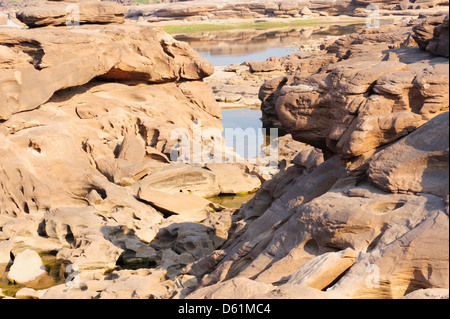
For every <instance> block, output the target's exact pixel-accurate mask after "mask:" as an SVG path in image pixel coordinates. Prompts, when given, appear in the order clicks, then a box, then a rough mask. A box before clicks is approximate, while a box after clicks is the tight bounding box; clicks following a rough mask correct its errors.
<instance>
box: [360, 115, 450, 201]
mask: <svg viewBox="0 0 450 319" xmlns="http://www.w3.org/2000/svg"><path fill="white" fill-rule="evenodd" d="M447 132H448V112H446V113H443V114H441V115H439V116H437V117H435V118H434V119H433V120H431V121H430V122H428V123H427V124H425V125H424V126H422V127H421V128H420V129H418V130H416V131H415V132H413V133H411V134H410V135H408V136H407V137H405V138H404V139H402V140H400V141H399V142H397V143H395V144H394V145H392V146H390V147H388V148H386V149H385V150H383V151H381V152H380V153H378V154H376V155H374V156H373V157H372V158H371V159H370V160H369V169H368V176H369V180H370V181H371V182H372V183H374V184H375V185H376V186H377V187H379V188H381V189H383V190H386V191H389V192H400V193H403V192H413V193H428V194H434V195H436V196H445V195H446V194H448V191H449V190H448V170H449V168H448V152H449V150H448V144H449V141H448V134H447Z"/></svg>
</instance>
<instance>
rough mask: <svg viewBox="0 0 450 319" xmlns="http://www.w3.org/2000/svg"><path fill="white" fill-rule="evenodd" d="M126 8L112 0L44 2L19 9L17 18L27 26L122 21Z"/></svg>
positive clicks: (123, 20)
mask: <svg viewBox="0 0 450 319" xmlns="http://www.w3.org/2000/svg"><path fill="white" fill-rule="evenodd" d="M125 13H127V9H126V8H125V7H124V6H122V5H120V4H118V3H114V2H105V1H77V2H75V3H73V1H68V2H63V1H57V2H56V3H55V2H45V3H40V4H39V5H38V6H28V7H25V8H23V9H21V10H19V11H18V12H17V13H16V15H17V18H18V19H19V20H20V21H22V22H23V23H25V24H26V25H27V26H29V27H43V26H68V27H70V26H75V25H80V24H86V23H95V24H108V23H124V22H125Z"/></svg>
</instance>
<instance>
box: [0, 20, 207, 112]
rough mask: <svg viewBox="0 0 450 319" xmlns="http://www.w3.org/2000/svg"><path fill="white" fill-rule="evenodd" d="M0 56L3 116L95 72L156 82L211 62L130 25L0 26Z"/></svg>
mask: <svg viewBox="0 0 450 319" xmlns="http://www.w3.org/2000/svg"><path fill="white" fill-rule="evenodd" d="M30 47H31V48H30ZM0 57H1V61H2V63H1V64H0V66H1V69H2V75H1V77H0V83H2V85H1V90H2V94H1V95H0V119H3V120H5V119H8V118H9V117H10V116H11V114H14V113H17V112H20V111H26V110H31V109H33V108H36V107H37V106H39V105H40V104H42V103H44V102H46V101H47V100H48V99H49V98H50V97H51V96H52V95H53V93H54V92H56V91H58V90H61V89H64V88H69V87H73V86H78V85H82V84H85V83H87V82H89V81H90V80H91V79H93V78H94V77H97V76H102V77H104V78H107V79H120V80H139V81H145V82H156V83H161V82H171V81H175V80H178V79H179V80H181V79H185V80H198V79H202V78H204V77H206V76H208V75H211V74H212V72H213V67H212V65H211V64H210V63H208V62H207V61H205V60H203V59H202V58H201V57H200V56H199V55H198V53H196V52H195V51H193V50H192V49H191V48H190V47H189V46H188V45H187V44H186V43H182V42H178V41H175V40H174V39H173V38H172V37H170V36H169V35H167V34H166V33H165V32H164V31H162V29H155V28H151V27H136V26H132V25H130V26H103V27H101V26H85V27H81V28H80V29H77V30H76V31H74V32H71V31H70V30H69V29H66V28H64V29H53V28H41V29H34V30H8V31H4V30H3V31H2V30H0ZM79 65H83V66H84V67H83V68H79V67H78V66H79ZM38 83H39V85H37V84H38Z"/></svg>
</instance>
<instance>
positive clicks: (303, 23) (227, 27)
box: [161, 17, 366, 34]
mask: <svg viewBox="0 0 450 319" xmlns="http://www.w3.org/2000/svg"><path fill="white" fill-rule="evenodd" d="M365 21H366V20H365V19H364V18H353V17H333V18H330V17H319V18H311V19H261V20H252V21H243V20H234V21H217V22H216V21H215V22H211V21H209V22H208V23H206V22H205V23H196V24H193V23H191V24H186V23H183V24H170V25H161V27H162V28H163V29H164V30H165V31H166V32H167V33H170V34H175V33H197V32H217V31H232V30H249V29H257V30H269V29H275V28H285V27H295V28H301V27H314V26H323V25H330V24H342V25H348V24H357V23H365Z"/></svg>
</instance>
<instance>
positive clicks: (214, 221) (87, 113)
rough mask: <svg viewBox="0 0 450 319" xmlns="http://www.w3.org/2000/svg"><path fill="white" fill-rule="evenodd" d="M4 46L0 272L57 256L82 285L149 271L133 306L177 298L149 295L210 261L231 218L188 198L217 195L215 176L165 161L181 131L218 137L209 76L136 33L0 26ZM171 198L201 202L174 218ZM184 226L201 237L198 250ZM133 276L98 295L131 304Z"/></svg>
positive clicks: (178, 48) (195, 58) (186, 54)
mask: <svg viewBox="0 0 450 319" xmlns="http://www.w3.org/2000/svg"><path fill="white" fill-rule="evenodd" d="M27 10H28V9H27ZM46 15H48V13H46ZM97 22H98V21H97ZM0 39H1V40H0V79H1V80H0V101H1V102H0V114H1V115H0V139H1V140H2V143H1V146H0V207H1V209H0V225H1V230H2V231H1V233H0V242H1V244H2V245H1V263H2V264H3V263H5V264H7V263H8V262H9V261H10V255H11V254H12V256H16V257H17V256H18V255H19V254H20V253H21V252H22V251H25V250H26V249H30V250H34V251H36V252H37V253H43V252H49V251H54V252H56V258H57V260H58V261H59V262H60V263H62V265H63V266H64V267H67V266H71V267H72V266H73V267H75V266H76V267H77V268H76V269H77V271H79V272H80V276H81V278H82V281H84V280H86V279H89V278H90V279H93V278H97V279H99V277H98V276H100V277H102V274H103V273H104V271H105V270H111V269H114V268H115V267H117V266H118V265H129V264H130V263H142V264H143V265H145V267H148V266H149V265H150V264H151V265H153V266H152V267H159V269H160V270H162V269H166V271H159V270H158V272H157V273H158V274H156V272H155V274H153V275H154V276H153V277H152V279H151V280H150V282H147V283H146V284H144V283H143V282H142V287H141V288H139V287H134V288H133V289H134V290H136V289H137V290H139V292H140V294H138V295H139V296H140V297H149V296H158V297H160V296H161V295H163V294H166V293H168V291H172V290H174V289H175V290H176V289H179V290H180V291H181V290H182V289H184V288H185V287H183V286H182V284H181V283H180V285H179V286H177V287H175V286H174V283H173V281H170V283H168V285H169V286H168V287H169V288H167V287H166V286H164V285H162V286H159V285H157V283H159V282H160V281H161V280H160V279H161V278H165V276H166V275H167V278H171V279H173V278H174V277H175V276H176V275H178V272H179V271H180V269H181V267H182V266H185V265H187V264H188V263H191V262H192V261H194V260H195V259H198V258H199V257H201V256H203V255H204V254H206V253H209V252H210V251H213V250H214V249H216V248H217V247H218V246H219V245H220V244H221V243H223V241H224V240H225V239H226V238H227V236H228V228H229V227H231V218H230V217H229V216H230V214H231V212H230V211H227V210H226V209H225V208H224V207H220V206H217V205H212V203H210V202H209V201H207V200H205V199H203V198H197V197H195V196H194V195H188V193H189V192H191V191H193V192H194V193H197V194H198V195H200V196H210V195H217V194H219V193H220V189H219V186H218V182H217V177H216V175H214V174H213V173H212V172H211V171H209V170H207V169H205V168H202V166H201V165H199V166H197V167H196V166H194V165H188V164H175V163H172V162H171V161H170V159H169V155H170V153H171V151H172V148H173V147H174V146H175V145H177V144H178V143H179V139H180V136H179V135H176V134H173V132H174V131H176V130H177V129H178V130H182V131H183V134H185V135H186V136H192V134H193V132H192V130H193V121H194V120H197V123H199V127H200V129H202V130H206V129H212V128H214V129H216V130H219V131H220V130H221V129H222V126H221V123H220V111H221V110H220V107H219V105H218V104H217V103H216V101H215V99H214V97H213V95H212V93H211V91H210V90H209V88H208V87H207V85H206V84H205V83H203V81H202V79H203V78H204V77H205V76H207V75H209V74H211V72H212V71H213V68H212V66H211V64H210V63H209V62H207V61H205V60H203V59H202V58H201V57H200V56H199V55H198V54H197V53H196V52H195V51H193V50H192V49H191V48H190V47H189V46H188V45H187V44H185V43H180V42H178V41H176V40H174V39H173V38H172V37H170V36H169V35H167V34H166V33H165V32H164V31H162V30H161V29H158V28H149V27H139V26H135V25H89V26H80V27H79V28H72V29H69V28H65V27H63V28H55V27H42V28H33V29H26V30H25V29H24V30H20V29H17V30H12V29H10V28H8V29H6V28H0ZM199 142H200V143H202V142H205V143H209V142H210V140H207V141H206V140H205V141H203V140H202V141H199ZM163 169H164V172H163V171H162V170H163ZM157 171H161V173H159V174H155V173H157ZM180 172H183V174H180ZM145 177H146V178H145ZM174 177H177V178H178V180H177V179H176V178H175V179H174ZM186 181H190V184H189V183H185V182H186ZM152 189H153V190H152ZM154 189H156V190H154ZM140 190H145V192H144V191H140ZM180 191H184V192H185V194H180V193H179V192H180ZM174 192H176V193H177V194H176V195H174ZM174 196H178V197H183V196H185V197H186V198H188V199H189V200H190V201H191V202H192V203H193V204H195V205H197V206H199V203H200V204H201V203H202V202H205V203H206V204H205V205H202V207H200V208H199V209H188V208H189V207H187V206H186V205H183V201H184V200H186V198H185V197H183V198H180V201H179V202H177V203H178V204H179V206H175V207H174V206H173V204H174V203H176V202H175V201H174ZM140 197H141V198H142V199H141V198H140ZM164 199H166V202H164ZM196 199H198V201H199V202H197V200H196ZM197 206H195V207H194V208H197ZM165 214H166V215H165ZM194 222H195V223H198V224H194ZM175 223H178V224H179V225H178V226H177V228H176V231H175V230H173V229H171V230H170V233H171V234H176V233H178V235H176V236H178V240H175V239H173V238H172V237H170V238H171V239H173V240H172V244H170V245H168V244H167V245H165V244H161V239H160V238H162V236H161V235H158V234H160V233H164V229H165V228H166V227H169V226H171V225H173V224H175ZM200 223H202V224H200ZM192 224H194V225H198V227H200V228H201V229H202V231H201V232H198V233H197V235H196V236H197V237H196V238H195V240H193V233H194V232H196V231H197V230H198V228H197V229H195V230H192V229H191V228H192V226H191V225H192ZM200 225H201V226H200ZM174 236H175V235H174ZM155 238H157V239H156V241H155ZM153 241H155V244H154V245H153V246H152V245H150V243H152V242H153ZM175 243H176V245H175ZM205 245H206V246H205ZM175 251H176V252H175ZM7 259H8V260H7ZM16 259H17V258H16ZM2 267H3V265H2ZM73 267H72V268H73ZM2 272H3V268H2ZM148 274H150V273H148ZM67 275H70V272H67V273H66V276H67ZM131 276H132V277H133V276H134V274H131ZM142 276H143V275H142V274H139V275H138V276H137V277H133V278H132V279H130V280H129V281H128V280H125V279H124V280H123V281H122V282H117V283H114V284H115V285H114V286H113V287H111V288H110V289H107V288H108V287H107V286H108V285H105V286H104V288H103V290H105V291H104V292H103V294H102V296H101V297H102V298H107V297H111V296H114V295H115V294H118V295H119V296H131V294H132V291H133V289H132V288H129V286H133V285H135V283H136V282H137V281H139V280H140V278H142ZM5 278H6V277H5ZM1 280H3V277H2V279H1ZM187 281H189V278H188V277H187V279H186V281H184V282H183V283H184V284H185V285H186V286H189V285H190V284H187V283H186V282H187ZM108 283H111V284H113V282H111V281H108ZM121 285H122V287H126V288H124V290H126V291H121V288H119V286H121ZM40 288H42V287H40ZM60 288H61V287H60ZM65 288H67V286H66V287H65ZM74 289H75V290H76V288H74ZM129 289H132V290H131V292H130V291H129ZM152 289H153V292H152ZM155 289H156V290H155ZM65 290H66V291H64V289H60V290H58V289H57V288H53V289H51V290H49V291H46V292H45V295H44V293H43V292H42V291H40V292H39V291H38V292H39V293H38V296H39V297H43V298H52V296H53V297H55V296H56V295H58V297H61V296H63V295H64V294H65V293H67V289H65ZM99 290H102V289H99ZM24 293H25V292H24ZM71 293H72V292H71ZM74 294H75V295H77V296H82V295H83V293H82V292H79V293H78V292H74ZM127 294H128V295H127ZM69 295H70V293H67V294H66V295H65V296H69ZM88 295H89V296H90V297H93V296H96V295H98V293H94V294H92V291H91V292H90V293H88ZM169 295H170V294H169ZM71 296H73V295H71Z"/></svg>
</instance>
